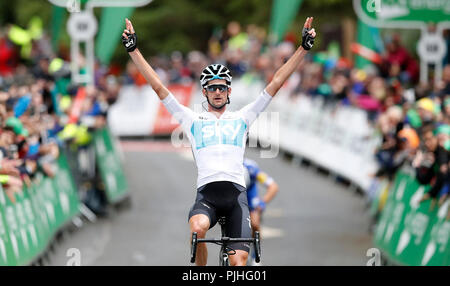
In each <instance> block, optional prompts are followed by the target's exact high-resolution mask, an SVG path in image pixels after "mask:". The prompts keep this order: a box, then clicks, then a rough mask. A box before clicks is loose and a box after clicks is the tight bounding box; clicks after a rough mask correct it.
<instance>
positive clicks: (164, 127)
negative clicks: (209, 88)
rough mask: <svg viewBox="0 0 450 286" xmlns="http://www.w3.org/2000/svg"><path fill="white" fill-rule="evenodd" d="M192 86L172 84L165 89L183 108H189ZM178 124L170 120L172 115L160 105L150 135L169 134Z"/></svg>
mask: <svg viewBox="0 0 450 286" xmlns="http://www.w3.org/2000/svg"><path fill="white" fill-rule="evenodd" d="M193 87H194V85H193V84H190V85H181V84H172V85H169V86H168V87H167V88H168V89H169V90H170V92H171V93H172V94H173V95H174V96H175V98H176V99H177V100H178V102H180V104H183V105H184V106H188V107H189V106H190V104H191V98H192V89H193ZM178 125H179V124H178V123H177V122H176V121H175V120H174V119H172V115H171V114H170V113H169V111H167V109H166V107H165V106H164V105H163V104H162V103H160V104H159V109H158V114H157V115H156V118H155V122H154V125H153V130H152V132H151V133H152V134H158V135H161V134H170V133H171V132H172V131H173V130H174V129H175V128H177V126H178Z"/></svg>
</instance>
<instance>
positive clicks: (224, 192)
mask: <svg viewBox="0 0 450 286" xmlns="http://www.w3.org/2000/svg"><path fill="white" fill-rule="evenodd" d="M312 21H313V18H312V17H308V18H307V19H306V21H305V24H304V27H303V30H302V44H301V46H299V47H298V49H297V50H296V51H295V53H294V54H293V55H292V56H291V57H290V58H289V60H288V61H287V62H286V63H285V64H284V65H283V66H281V67H280V68H279V69H278V70H277V72H276V73H275V75H274V76H273V78H272V80H271V81H270V83H269V84H268V85H267V86H266V87H265V88H264V90H263V91H262V92H261V94H260V95H259V96H258V97H257V98H256V99H255V100H254V101H253V102H251V103H249V104H248V105H246V106H244V107H243V108H242V109H241V110H239V111H236V112H230V111H227V110H226V107H227V104H228V103H230V98H229V96H230V94H231V80H232V76H231V73H230V71H229V70H228V68H227V67H225V66H223V65H220V64H212V65H209V66H207V67H206V68H205V69H204V70H203V72H202V74H201V76H200V84H201V86H202V93H203V95H204V96H205V98H206V100H207V102H208V111H206V112H202V113H195V112H193V111H192V110H191V109H189V108H188V107H186V106H184V105H182V104H180V103H179V102H178V101H177V100H176V98H175V97H174V96H173V95H172V94H171V93H170V91H169V90H168V89H167V87H165V86H164V85H163V84H162V82H161V80H160V79H159V77H158V75H157V73H156V72H155V71H154V70H153V68H152V67H151V66H150V65H149V63H148V62H147V61H146V60H145V59H144V57H143V56H142V54H141V53H140V51H139V49H137V36H136V33H135V31H134V28H133V25H132V24H131V22H130V21H129V20H128V19H126V20H125V22H126V29H125V30H124V32H123V34H122V43H123V45H124V46H125V48H126V50H127V52H128V53H129V55H130V57H131V59H132V60H133V62H134V63H135V65H136V66H137V68H138V69H139V71H140V72H141V73H142V75H143V76H144V77H145V79H146V80H147V82H148V83H149V84H150V86H151V87H152V88H153V90H154V91H155V92H156V94H157V95H158V97H159V98H160V99H161V101H162V103H163V104H164V106H165V107H166V108H167V110H168V111H169V112H170V113H171V114H172V115H173V116H174V117H175V118H176V119H177V120H178V122H180V124H181V126H182V128H183V131H184V132H185V133H186V135H187V137H188V138H189V141H190V143H191V148H192V153H193V155H194V159H195V163H196V165H197V169H198V177H197V196H196V199H195V203H194V205H193V206H192V208H191V210H190V212H189V218H188V221H189V226H190V231H191V236H192V233H193V232H197V237H198V238H204V237H205V235H206V232H207V231H208V230H209V229H210V228H212V227H213V226H214V225H215V224H216V223H217V219H218V218H219V217H221V216H225V221H226V233H227V236H229V237H234V238H251V237H252V233H251V226H250V214H249V208H248V202H247V194H246V192H245V190H246V188H245V180H244V165H243V160H244V151H245V144H246V139H247V135H248V131H249V129H250V125H251V124H252V123H253V122H254V121H255V119H256V118H257V116H258V115H259V113H261V112H262V111H264V109H265V108H266V107H267V105H268V104H269V103H270V101H271V99H272V97H273V96H275V94H276V93H277V92H278V90H279V89H280V88H281V86H282V85H283V84H284V82H285V81H286V80H287V79H288V78H289V76H290V75H291V74H292V73H293V72H294V71H295V70H296V68H297V67H298V65H299V64H300V63H301V62H302V59H303V58H304V56H305V55H306V53H307V52H308V50H310V49H311V48H312V47H313V44H314V38H315V37H316V32H315V30H314V29H313V28H311V24H312ZM230 247H231V248H232V249H234V250H235V254H234V255H230V257H229V260H230V265H233V266H234V265H236V266H243V265H245V264H246V262H247V257H248V252H249V250H250V245H249V244H247V243H234V244H231V245H230ZM207 257H208V253H207V248H206V245H205V244H204V243H201V244H199V245H198V250H197V256H196V260H195V263H196V264H197V265H206V262H207Z"/></svg>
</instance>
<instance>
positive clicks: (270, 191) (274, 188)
mask: <svg viewBox="0 0 450 286" xmlns="http://www.w3.org/2000/svg"><path fill="white" fill-rule="evenodd" d="M277 193H278V184H277V183H275V181H272V183H271V184H270V185H269V186H268V187H267V190H266V193H265V194H264V197H263V198H262V200H263V201H264V202H265V203H266V204H267V203H269V202H270V201H272V200H273V198H274V197H275V195H276V194H277Z"/></svg>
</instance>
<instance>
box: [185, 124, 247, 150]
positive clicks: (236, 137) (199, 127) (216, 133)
mask: <svg viewBox="0 0 450 286" xmlns="http://www.w3.org/2000/svg"><path fill="white" fill-rule="evenodd" d="M246 129H247V124H245V122H244V120H242V119H235V120H220V121H194V123H193V124H192V127H191V132H192V135H193V136H194V138H195V145H196V149H197V150H198V149H201V148H204V147H207V146H212V145H218V144H226V145H234V146H239V147H242V141H243V137H244V134H245V130H246Z"/></svg>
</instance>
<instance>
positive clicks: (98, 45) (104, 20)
mask: <svg viewBox="0 0 450 286" xmlns="http://www.w3.org/2000/svg"><path fill="white" fill-rule="evenodd" d="M134 9H135V8H134V7H105V8H103V9H102V16H101V18H100V25H99V31H98V35H97V39H96V41H95V55H96V56H97V58H98V59H99V60H100V62H101V63H102V64H104V65H108V64H109V62H110V60H111V57H112V56H113V54H114V51H115V50H116V48H117V46H118V45H119V44H120V37H121V35H122V32H123V29H124V23H125V18H129V17H130V16H131V14H133V11H134Z"/></svg>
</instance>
